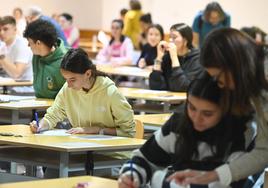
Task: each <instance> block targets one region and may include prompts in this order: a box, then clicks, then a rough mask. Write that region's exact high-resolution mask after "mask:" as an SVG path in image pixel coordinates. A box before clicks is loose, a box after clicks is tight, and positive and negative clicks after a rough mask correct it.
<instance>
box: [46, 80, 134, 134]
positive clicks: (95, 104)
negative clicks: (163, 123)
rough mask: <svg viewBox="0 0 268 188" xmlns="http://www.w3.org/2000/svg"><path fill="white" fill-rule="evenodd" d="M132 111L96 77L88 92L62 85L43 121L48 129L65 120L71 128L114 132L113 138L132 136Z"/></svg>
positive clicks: (113, 88)
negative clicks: (113, 129) (110, 129)
mask: <svg viewBox="0 0 268 188" xmlns="http://www.w3.org/2000/svg"><path fill="white" fill-rule="evenodd" d="M133 117H134V116H133V110H132V109H131V106H130V105H129V103H128V102H127V100H126V98H125V97H124V96H123V95H122V94H121V93H119V91H118V89H117V88H116V86H115V84H114V82H113V81H111V80H110V79H109V78H108V77H103V76H97V78H96V81H95V84H94V86H93V87H92V89H90V90H89V91H88V92H85V91H83V90H82V89H81V90H74V89H71V88H68V85H67V83H65V84H64V86H63V87H62V89H61V90H60V92H59V93H58V95H57V97H56V99H55V102H54V103H53V105H52V106H51V107H50V108H49V109H48V110H47V113H46V115H45V117H44V119H45V120H46V121H47V122H48V123H49V126H50V128H53V127H55V126H56V123H57V122H59V121H62V120H64V119H66V118H68V120H69V121H70V123H71V124H72V126H73V127H90V126H98V127H101V128H116V133H117V136H128V137H132V136H133V135H134V129H135V123H134V120H133Z"/></svg>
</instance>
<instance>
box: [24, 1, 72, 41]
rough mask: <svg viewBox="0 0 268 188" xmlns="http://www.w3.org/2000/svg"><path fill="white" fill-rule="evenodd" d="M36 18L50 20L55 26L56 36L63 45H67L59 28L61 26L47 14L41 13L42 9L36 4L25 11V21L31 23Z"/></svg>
mask: <svg viewBox="0 0 268 188" xmlns="http://www.w3.org/2000/svg"><path fill="white" fill-rule="evenodd" d="M38 19H41V20H46V21H48V22H50V23H51V24H52V25H53V26H54V27H55V29H56V31H57V36H58V37H59V38H61V39H62V40H63V42H64V45H65V46H68V42H67V40H66V37H65V35H64V33H63V31H62V29H61V26H60V25H59V24H58V22H57V21H56V20H54V19H53V18H51V17H49V16H45V15H43V14H42V9H41V8H40V7H38V6H31V7H29V8H28V10H27V12H26V20H27V22H28V23H31V22H33V21H36V20H38Z"/></svg>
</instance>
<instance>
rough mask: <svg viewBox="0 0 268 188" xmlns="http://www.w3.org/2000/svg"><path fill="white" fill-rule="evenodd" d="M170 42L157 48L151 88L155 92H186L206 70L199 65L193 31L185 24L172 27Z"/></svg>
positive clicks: (150, 79) (162, 42) (150, 80)
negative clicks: (191, 83)
mask: <svg viewBox="0 0 268 188" xmlns="http://www.w3.org/2000/svg"><path fill="white" fill-rule="evenodd" d="M170 40H171V41H170V42H166V41H161V42H160V43H159V44H158V46H157V57H156V59H155V61H154V66H153V71H152V73H151V74H150V76H149V86H150V89H155V90H169V91H186V90H187V87H188V86H189V84H190V82H191V81H192V80H194V79H195V78H197V77H198V76H199V75H200V73H202V72H203V70H204V69H203V68H202V66H201V65H200V63H199V50H197V49H195V48H194V47H193V45H192V40H193V34H192V29H191V28H190V27H189V26H188V25H186V24H184V23H179V24H175V25H172V26H171V28H170Z"/></svg>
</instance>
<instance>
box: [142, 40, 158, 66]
mask: <svg viewBox="0 0 268 188" xmlns="http://www.w3.org/2000/svg"><path fill="white" fill-rule="evenodd" d="M156 56H157V47H156V46H155V47H152V46H150V44H145V45H144V47H143V50H142V52H141V56H140V58H139V60H138V61H137V66H138V63H139V61H140V59H141V58H144V59H145V62H146V66H149V65H153V64H154V59H155V58H156Z"/></svg>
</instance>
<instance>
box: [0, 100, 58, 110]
mask: <svg viewBox="0 0 268 188" xmlns="http://www.w3.org/2000/svg"><path fill="white" fill-rule="evenodd" d="M53 102H54V100H53V99H41V98H37V99H29V100H28V99H25V100H20V101H11V102H7V103H0V109H8V110H32V109H36V110H37V109H47V108H49V107H50V106H51V105H52V104H53Z"/></svg>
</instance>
